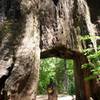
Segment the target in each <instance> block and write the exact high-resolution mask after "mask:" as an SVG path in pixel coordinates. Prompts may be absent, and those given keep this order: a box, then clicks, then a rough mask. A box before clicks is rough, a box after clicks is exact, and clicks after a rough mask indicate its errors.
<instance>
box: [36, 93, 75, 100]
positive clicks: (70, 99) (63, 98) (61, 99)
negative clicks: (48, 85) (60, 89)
mask: <svg viewBox="0 0 100 100" xmlns="http://www.w3.org/2000/svg"><path fill="white" fill-rule="evenodd" d="M36 100H48V96H47V95H39V96H37V99H36ZM58 100H75V96H70V95H64V94H61V95H58Z"/></svg>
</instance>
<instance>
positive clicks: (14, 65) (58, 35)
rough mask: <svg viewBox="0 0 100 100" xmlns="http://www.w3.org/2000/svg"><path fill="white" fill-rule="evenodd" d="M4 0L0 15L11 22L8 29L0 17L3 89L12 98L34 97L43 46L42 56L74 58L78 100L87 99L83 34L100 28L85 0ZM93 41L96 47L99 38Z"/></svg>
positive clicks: (0, 80)
mask: <svg viewBox="0 0 100 100" xmlns="http://www.w3.org/2000/svg"><path fill="white" fill-rule="evenodd" d="M87 1H89V0H87ZM1 3H2V4H1V9H2V10H1V11H0V16H1V18H2V17H3V20H4V19H7V20H8V19H9V20H10V21H8V23H7V24H8V26H9V27H8V26H7V27H8V28H7V27H5V22H6V21H4V23H1V22H3V20H0V27H2V28H1V32H2V34H1V36H0V70H1V71H2V73H1V74H0V91H1V90H2V91H3V90H4V91H6V92H7V95H8V94H9V95H10V96H11V98H12V100H35V96H36V90H37V84H38V75H39V61H40V48H41V57H42V58H44V57H49V56H58V57H62V58H72V59H74V60H75V65H76V66H75V73H76V74H75V78H76V86H77V92H76V93H77V94H76V96H77V100H88V99H89V96H90V89H89V84H88V83H87V82H86V81H84V77H85V76H84V75H85V71H87V70H85V71H83V70H82V69H81V65H82V64H84V63H87V60H86V59H85V58H84V56H83V55H81V54H82V53H81V48H82V45H81V40H80V36H81V35H87V34H88V35H91V36H95V33H96V32H97V31H96V30H95V26H94V24H92V23H91V18H90V14H89V9H88V6H87V3H86V1H85V0H13V1H12V0H5V1H4V0H1ZM88 3H89V2H88ZM9 22H10V23H9ZM4 27H5V28H4ZM4 30H6V31H4ZM91 41H92V42H91V44H92V45H93V46H94V48H95V50H96V39H94V40H91ZM88 45H90V44H88ZM76 51H77V52H78V53H77V52H76ZM74 52H75V54H76V55H74ZM74 56H75V57H74ZM87 73H88V72H86V75H87ZM79 80H80V82H79ZM94 85H95V84H94ZM94 85H92V86H94ZM78 86H79V88H78ZM86 91H87V92H86ZM78 96H79V97H78Z"/></svg>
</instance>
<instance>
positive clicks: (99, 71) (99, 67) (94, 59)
mask: <svg viewBox="0 0 100 100" xmlns="http://www.w3.org/2000/svg"><path fill="white" fill-rule="evenodd" d="M93 38H98V39H100V37H99V36H96V37H90V36H84V37H82V40H84V41H85V40H87V39H93ZM83 52H84V54H85V55H87V57H88V59H89V62H90V63H89V64H84V65H82V68H89V69H91V73H92V74H91V75H90V76H89V77H86V78H85V80H91V79H93V78H97V76H98V75H100V46H98V47H97V52H95V51H94V48H93V47H91V48H86V49H83ZM99 80H100V79H99Z"/></svg>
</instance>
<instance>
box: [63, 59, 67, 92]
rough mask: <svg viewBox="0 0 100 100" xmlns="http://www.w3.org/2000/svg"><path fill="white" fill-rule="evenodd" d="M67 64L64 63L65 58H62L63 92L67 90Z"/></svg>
mask: <svg viewBox="0 0 100 100" xmlns="http://www.w3.org/2000/svg"><path fill="white" fill-rule="evenodd" d="M66 71H67V64H66V59H64V81H63V84H64V92H67V73H66Z"/></svg>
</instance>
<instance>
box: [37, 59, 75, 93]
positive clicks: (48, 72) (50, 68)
mask: <svg viewBox="0 0 100 100" xmlns="http://www.w3.org/2000/svg"><path fill="white" fill-rule="evenodd" d="M64 63H65V62H64V59H60V58H48V59H42V60H41V68H40V81H39V87H38V93H39V94H45V93H47V84H48V83H49V79H50V78H52V79H53V80H54V82H55V83H56V85H57V90H58V93H63V92H65V91H66V92H67V93H68V94H75V84H74V78H73V61H72V60H68V61H67V62H66V64H67V66H66V70H65V67H64V66H65V64H64ZM65 74H66V77H65V76H64V75H65ZM65 78H67V79H66V85H67V88H66V90H64V89H65V85H64V80H65Z"/></svg>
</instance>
